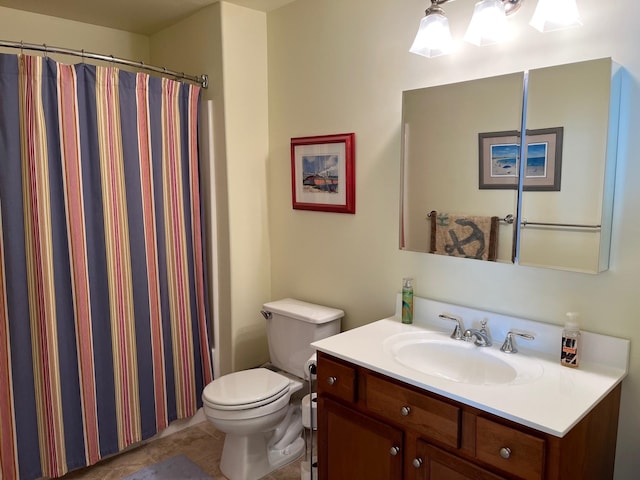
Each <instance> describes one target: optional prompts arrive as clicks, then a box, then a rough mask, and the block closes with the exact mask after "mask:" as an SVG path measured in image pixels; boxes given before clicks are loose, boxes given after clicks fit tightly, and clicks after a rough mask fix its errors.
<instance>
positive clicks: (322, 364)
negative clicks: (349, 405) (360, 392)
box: [317, 356, 357, 402]
mask: <svg viewBox="0 0 640 480" xmlns="http://www.w3.org/2000/svg"><path fill="white" fill-rule="evenodd" d="M356 378H357V376H356V369H355V367H353V366H351V365H346V364H344V363H340V362H335V361H333V360H329V359H327V358H326V357H323V356H319V358H318V378H317V381H318V392H319V393H323V392H324V393H328V394H329V395H332V396H333V397H336V398H339V399H340V400H344V401H345V402H355V401H356Z"/></svg>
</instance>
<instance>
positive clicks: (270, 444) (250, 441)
mask: <svg viewBox="0 0 640 480" xmlns="http://www.w3.org/2000/svg"><path fill="white" fill-rule="evenodd" d="M302 386H303V383H302V381H299V380H296V379H294V378H290V377H288V376H285V375H283V374H280V373H276V372H273V371H271V370H268V369H266V368H256V369H252V370H244V371H240V372H236V373H232V374H229V375H225V376H223V377H221V378H220V379H218V380H216V381H214V382H211V383H210V384H209V385H207V387H206V388H205V390H204V392H203V394H202V399H203V410H204V413H205V416H206V417H207V419H208V420H209V421H210V422H211V423H212V424H213V426H214V427H216V428H217V429H218V430H220V431H221V432H224V433H225V434H226V437H225V441H224V447H223V450H222V458H221V461H220V469H221V470H222V472H223V473H224V474H225V475H226V476H227V477H228V478H229V479H231V480H236V479H238V480H253V479H258V478H260V477H263V476H264V475H267V474H268V473H269V472H271V471H273V470H275V469H277V468H279V467H281V466H283V465H286V464H287V463H289V462H291V461H293V460H295V459H297V458H298V457H299V456H300V455H301V454H302V452H303V450H304V441H302V439H301V438H299V436H300V433H301V431H302V421H301V417H300V415H299V414H298V415H295V413H294V411H292V407H293V406H291V405H290V404H289V402H290V399H291V394H292V393H294V392H296V391H298V390H300V389H301V388H302ZM293 410H295V407H293ZM287 414H289V415H287ZM285 420H286V422H285ZM296 422H297V423H298V424H299V428H298V426H297V423H296ZM287 432H288V436H289V437H290V440H291V441H290V442H285V444H282V442H280V441H281V440H282V439H283V438H284V437H285V434H287ZM298 439H299V440H300V441H299V442H296V440H298ZM285 440H286V439H285Z"/></svg>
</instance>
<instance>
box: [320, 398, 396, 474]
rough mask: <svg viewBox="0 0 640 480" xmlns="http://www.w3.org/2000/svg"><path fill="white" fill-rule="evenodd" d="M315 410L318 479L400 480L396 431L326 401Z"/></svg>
mask: <svg viewBox="0 0 640 480" xmlns="http://www.w3.org/2000/svg"><path fill="white" fill-rule="evenodd" d="M318 409H319V410H318V416H319V423H318V447H319V448H318V457H319V458H318V474H319V478H320V479H322V480H356V479H363V480H364V479H366V480H400V479H402V456H403V434H402V432H401V431H400V430H398V429H396V428H393V427H391V426H389V425H387V424H385V423H382V422H379V421H377V420H373V419H372V418H369V417H367V416H365V415H362V414H361V413H358V412H356V411H355V410H352V409H351V408H348V407H345V406H344V405H341V404H340V403H337V402H335V401H333V400H330V399H327V398H320V401H319V405H318Z"/></svg>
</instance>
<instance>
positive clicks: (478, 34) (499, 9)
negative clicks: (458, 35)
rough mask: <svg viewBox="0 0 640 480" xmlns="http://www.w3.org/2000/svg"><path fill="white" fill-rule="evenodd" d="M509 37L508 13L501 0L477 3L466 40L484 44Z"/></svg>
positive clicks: (483, 0) (479, 44) (490, 43)
mask: <svg viewBox="0 0 640 480" xmlns="http://www.w3.org/2000/svg"><path fill="white" fill-rule="evenodd" d="M506 38H507V15H506V13H505V9H504V4H503V3H502V1H501V0H482V1H480V2H478V3H476V6H475V9H474V10H473V17H471V23H469V28H467V33H466V34H465V36H464V39H465V41H467V42H469V43H473V44H474V45H478V46H484V45H492V44H494V43H500V42H502V41H504V40H506Z"/></svg>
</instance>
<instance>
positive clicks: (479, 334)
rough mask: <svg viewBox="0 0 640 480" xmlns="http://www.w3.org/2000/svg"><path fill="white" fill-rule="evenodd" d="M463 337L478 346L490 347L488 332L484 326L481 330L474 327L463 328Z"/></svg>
mask: <svg viewBox="0 0 640 480" xmlns="http://www.w3.org/2000/svg"><path fill="white" fill-rule="evenodd" d="M464 339H465V340H466V341H467V342H471V341H473V343H474V345H477V346H478V347H490V346H491V345H492V343H491V339H490V338H489V334H488V333H487V331H486V330H485V329H484V328H483V329H481V330H477V329H475V328H469V329H467V330H465V331H464Z"/></svg>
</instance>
